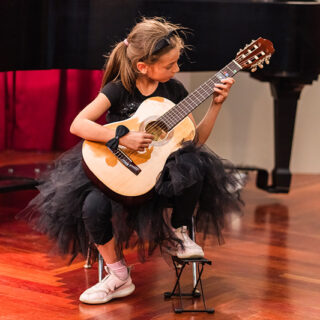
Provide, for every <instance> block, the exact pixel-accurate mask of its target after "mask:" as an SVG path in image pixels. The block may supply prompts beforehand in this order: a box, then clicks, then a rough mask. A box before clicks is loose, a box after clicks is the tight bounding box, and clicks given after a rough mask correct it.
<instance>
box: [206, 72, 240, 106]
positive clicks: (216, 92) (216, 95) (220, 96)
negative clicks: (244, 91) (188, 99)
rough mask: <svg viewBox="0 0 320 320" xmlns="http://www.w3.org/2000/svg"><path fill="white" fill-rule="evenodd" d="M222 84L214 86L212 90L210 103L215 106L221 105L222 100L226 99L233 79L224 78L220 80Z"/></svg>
mask: <svg viewBox="0 0 320 320" xmlns="http://www.w3.org/2000/svg"><path fill="white" fill-rule="evenodd" d="M221 82H222V83H218V84H216V85H215V87H214V89H213V99H212V102H213V104H215V105H221V104H222V103H223V102H224V100H226V98H227V97H228V94H229V90H230V88H231V87H232V85H233V84H234V82H235V81H234V79H233V78H226V79H222V80H221Z"/></svg>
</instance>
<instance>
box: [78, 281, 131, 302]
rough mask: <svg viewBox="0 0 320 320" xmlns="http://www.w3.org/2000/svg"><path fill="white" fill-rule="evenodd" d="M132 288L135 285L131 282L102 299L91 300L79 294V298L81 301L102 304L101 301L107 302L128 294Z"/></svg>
mask: <svg viewBox="0 0 320 320" xmlns="http://www.w3.org/2000/svg"><path fill="white" fill-rule="evenodd" d="M134 290H135V285H134V284H133V283H132V284H131V285H130V286H128V287H126V288H123V289H121V290H117V291H116V292H114V293H111V294H109V295H108V296H107V298H106V299H104V300H100V301H91V300H88V299H86V298H81V296H80V298H79V300H80V301H81V302H83V303H87V304H102V303H107V302H108V301H110V300H112V299H116V298H122V297H126V296H128V295H130V294H131V293H132V292H133V291H134Z"/></svg>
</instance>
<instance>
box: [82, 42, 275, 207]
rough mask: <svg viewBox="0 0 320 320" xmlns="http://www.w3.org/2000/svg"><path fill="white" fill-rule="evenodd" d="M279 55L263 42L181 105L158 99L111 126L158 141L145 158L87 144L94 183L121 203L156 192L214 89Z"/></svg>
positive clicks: (190, 137) (241, 54)
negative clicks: (197, 110)
mask: <svg viewBox="0 0 320 320" xmlns="http://www.w3.org/2000/svg"><path fill="white" fill-rule="evenodd" d="M273 52H274V48H273V45H272V43H271V42H270V41H269V40H267V39H263V38H258V39H257V40H255V41H252V42H251V43H250V44H249V45H246V47H245V48H244V49H241V50H239V52H238V53H237V55H236V57H235V59H234V60H232V61H231V62H230V63H229V64H228V65H226V66H225V67H224V68H223V69H221V70H220V71H218V72H217V73H216V74H215V75H214V76H213V77H212V78H210V79H209V80H207V81H206V82H204V83H203V84H202V85H201V86H200V87H199V88H197V89H196V90H194V91H193V92H192V93H190V94H189V95H188V96H187V97H186V98H185V99H183V100H182V101H181V102H179V103H178V104H176V105H175V104H174V103H173V102H171V101H170V100H168V99H165V98H162V97H152V98H149V99H146V100H145V101H144V102H143V103H142V104H141V105H140V106H139V108H138V109H137V111H136V112H135V113H134V115H133V116H132V117H130V118H129V119H127V120H124V121H118V122H114V123H110V124H107V125H105V126H106V127H108V128H109V129H112V130H116V128H117V127H118V126H120V125H123V126H125V127H127V128H128V129H129V130H130V131H146V132H148V133H150V134H152V135H154V140H153V142H152V143H151V144H150V145H149V148H147V149H146V150H145V151H143V152H140V151H133V150H130V149H127V148H126V147H123V146H121V145H119V146H118V148H116V149H114V148H113V149H112V148H108V147H107V146H106V145H105V144H103V143H100V142H94V141H88V140H85V141H84V143H83V146H82V156H83V164H84V168H85V171H86V172H87V174H88V176H89V178H90V179H92V181H93V182H95V183H96V184H97V185H98V186H99V187H100V188H102V189H103V190H104V191H105V192H107V193H108V194H109V196H111V197H112V198H113V199H115V200H125V201H129V202H130V200H133V201H135V200H137V199H142V198H144V197H145V196H146V195H148V194H149V193H150V191H151V190H152V189H153V187H154V186H155V183H156V180H157V177H158V176H159V174H160V172H161V171H162V169H163V167H164V165H165V162H166V160H167V158H168V156H169V155H170V154H171V153H172V152H174V151H176V150H177V149H179V148H180V147H181V145H182V143H183V142H185V141H189V140H193V139H194V137H195V133H196V128H195V126H194V124H193V122H192V121H191V119H190V118H189V117H188V115H189V114H190V113H191V112H192V111H193V110H194V109H195V108H197V107H198V106H199V105H200V104H201V103H202V102H203V101H204V100H206V99H207V98H208V97H209V96H210V95H211V94H212V93H213V88H214V85H215V84H217V83H220V82H221V80H222V79H224V78H228V77H233V76H234V75H235V74H236V73H237V72H239V71H240V70H242V69H251V71H256V70H257V67H260V68H262V67H263V63H264V62H265V63H266V64H269V59H270V57H271V55H272V54H273Z"/></svg>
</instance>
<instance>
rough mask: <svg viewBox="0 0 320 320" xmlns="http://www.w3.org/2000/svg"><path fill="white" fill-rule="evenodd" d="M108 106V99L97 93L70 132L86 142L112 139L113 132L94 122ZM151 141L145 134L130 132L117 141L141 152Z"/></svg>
mask: <svg viewBox="0 0 320 320" xmlns="http://www.w3.org/2000/svg"><path fill="white" fill-rule="evenodd" d="M110 106H111V103H110V101H109V99H108V98H107V97H106V96H105V95H104V94H103V93H99V94H98V96H97V97H96V98H95V99H94V100H93V101H92V102H91V103H89V104H88V105H87V106H86V107H85V108H84V109H83V110H82V111H81V112H80V113H79V114H78V115H77V116H76V118H75V119H74V120H73V122H72V124H71V127H70V132H71V133H72V134H75V135H77V136H79V137H81V138H83V139H86V140H92V141H99V142H104V143H106V142H107V141H109V140H110V139H112V138H114V136H115V131H114V130H112V129H109V128H107V127H104V126H102V125H100V124H98V123H96V122H95V121H96V120H97V119H99V118H100V116H101V115H103V114H104V113H105V112H106V111H107V110H108V109H109V108H110ZM152 139H153V136H152V135H150V134H147V133H145V132H135V131H130V132H129V133H128V134H126V135H125V136H124V137H122V138H120V139H119V143H120V144H121V145H123V146H125V147H127V148H129V149H132V150H135V151H138V150H139V151H143V150H144V148H147V147H148V146H149V144H150V143H151V142H152Z"/></svg>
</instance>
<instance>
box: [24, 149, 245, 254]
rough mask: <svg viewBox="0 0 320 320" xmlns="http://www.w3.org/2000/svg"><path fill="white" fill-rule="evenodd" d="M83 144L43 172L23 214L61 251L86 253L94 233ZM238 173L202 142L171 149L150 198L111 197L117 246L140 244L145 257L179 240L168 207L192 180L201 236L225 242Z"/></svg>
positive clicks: (237, 209)
mask: <svg viewBox="0 0 320 320" xmlns="http://www.w3.org/2000/svg"><path fill="white" fill-rule="evenodd" d="M81 146H82V144H81V143H80V144H78V145H77V146H75V147H74V148H73V149H71V150H69V151H67V152H65V153H64V154H63V155H62V156H61V157H60V158H59V159H57V160H56V161H55V163H54V166H53V168H52V169H51V170H50V171H48V172H46V173H45V174H44V175H43V176H42V177H41V178H40V181H39V182H40V184H39V186H38V190H39V194H38V195H37V196H36V197H35V198H34V199H33V200H32V201H31V202H30V203H29V205H28V206H27V208H25V209H24V210H23V211H22V212H21V213H20V214H19V218H23V219H26V220H28V222H29V223H30V224H31V225H32V226H33V227H34V229H36V230H38V231H40V232H42V233H45V234H47V235H48V236H49V237H50V238H51V239H54V240H55V241H56V244H57V246H58V248H59V250H60V252H61V253H62V254H66V253H71V254H72V256H73V257H75V256H76V255H77V254H78V253H82V254H83V255H86V252H87V248H88V245H89V242H90V236H89V234H88V232H87V230H86V228H85V225H84V222H83V219H82V210H83V203H84V200H85V198H86V196H87V195H88V194H89V193H90V192H91V191H92V190H94V189H95V188H96V186H95V185H93V183H92V182H91V181H90V180H89V179H88V178H87V176H86V174H85V172H84V170H83V167H82V156H81ZM235 173H236V172H235V170H234V169H232V168H231V167H230V166H228V169H226V167H225V165H224V163H223V161H221V159H220V158H219V157H218V156H217V155H216V154H214V153H213V152H211V151H210V150H209V149H208V148H206V147H204V146H201V147H197V146H195V145H194V144H193V143H188V144H186V145H185V146H184V147H182V148H181V149H179V150H178V151H176V152H174V153H172V154H171V155H170V156H169V158H168V160H167V162H166V165H165V167H164V169H163V171H162V172H161V174H160V176H159V178H158V180H157V183H156V186H155V188H154V190H153V196H152V198H151V199H149V200H147V201H145V202H144V203H142V204H139V205H137V206H130V207H128V206H125V205H123V204H121V203H119V202H116V201H113V200H111V203H112V206H111V207H112V219H111V220H112V226H113V235H114V238H115V240H116V244H117V249H118V252H119V253H120V252H121V250H122V249H123V248H126V247H129V246H131V247H134V246H136V247H137V248H138V252H139V257H140V258H141V259H142V260H143V259H144V257H145V254H146V252H148V253H149V254H151V253H152V252H153V251H154V249H155V248H156V247H157V246H160V248H161V249H164V248H167V247H168V246H172V245H174V243H175V242H177V241H178V240H177V239H176V238H175V237H174V234H173V232H172V228H171V226H170V210H169V209H168V208H170V207H171V206H172V204H173V203H174V199H175V198H177V197H178V198H179V199H180V198H181V197H182V198H183V194H184V191H185V190H186V189H188V188H190V187H192V186H194V185H197V186H200V187H199V188H201V190H200V192H199V196H198V198H197V205H196V208H195V211H194V217H195V223H196V230H197V231H199V232H202V234H203V236H206V235H207V234H213V235H215V236H216V238H217V239H218V241H219V242H221V241H222V235H221V230H222V229H223V227H224V222H225V218H226V216H227V215H228V213H230V212H240V206H241V200H240V197H239V192H238V191H236V189H237V187H238V185H239V181H238V179H237V174H235ZM146 248H148V249H146Z"/></svg>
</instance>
